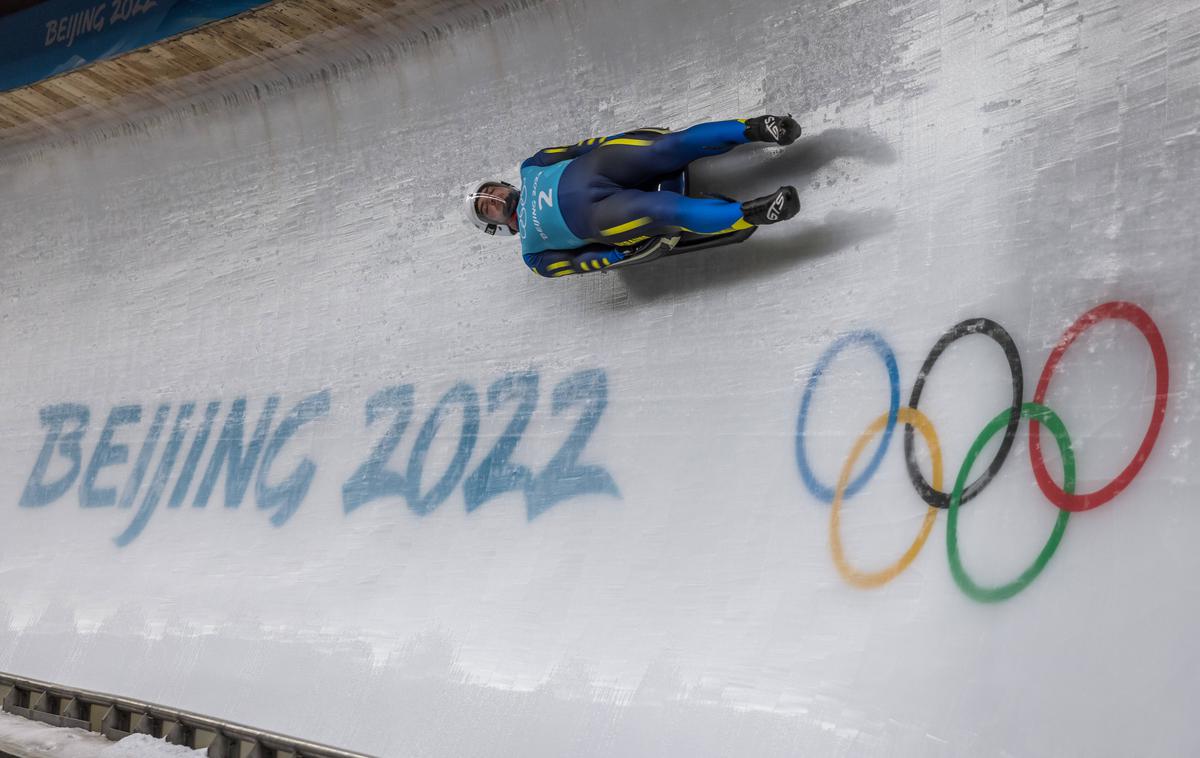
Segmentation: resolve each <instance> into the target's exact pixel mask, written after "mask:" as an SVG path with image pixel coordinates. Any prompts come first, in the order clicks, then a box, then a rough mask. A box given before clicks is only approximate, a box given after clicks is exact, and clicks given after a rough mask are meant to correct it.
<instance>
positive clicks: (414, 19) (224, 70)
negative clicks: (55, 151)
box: [0, 0, 502, 145]
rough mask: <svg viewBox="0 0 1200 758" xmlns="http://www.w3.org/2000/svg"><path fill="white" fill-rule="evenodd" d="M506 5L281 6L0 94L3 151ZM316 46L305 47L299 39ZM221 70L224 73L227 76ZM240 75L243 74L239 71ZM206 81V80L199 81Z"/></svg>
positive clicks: (479, 0) (342, 2) (349, 2)
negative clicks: (462, 10)
mask: <svg viewBox="0 0 1200 758" xmlns="http://www.w3.org/2000/svg"><path fill="white" fill-rule="evenodd" d="M501 2H502V0H278V1H277V2H274V3H272V4H270V5H267V6H264V7H262V8H259V9H257V10H253V11H249V12H247V13H244V14H242V15H240V16H236V17H234V18H232V19H227V20H225V21H220V22H215V23H211V24H206V25H204V26H202V27H199V28H197V29H193V30H191V31H189V32H185V33H184V34H181V35H179V36H176V37H173V38H171V39H167V40H163V41H162V42H159V43H156V44H154V45H151V46H149V47H146V48H142V49H139V50H134V51H131V52H129V53H125V54H123V55H121V56H118V57H117V58H113V59H111V60H106V61H100V62H98V63H94V64H91V65H89V66H85V67H84V68H81V69H76V70H74V71H71V72H68V73H65V74H60V75H58V76H55V77H52V78H50V79H47V80H45V81H42V82H38V83H36V84H33V85H29V86H27V87H21V88H19V89H15V90H11V91H9V92H3V93H0V145H4V144H12V143H13V142H14V141H16V140H18V139H24V138H29V137H31V136H34V135H36V134H38V133H42V134H44V133H46V132H60V131H63V130H66V129H69V127H70V125H71V123H72V122H73V121H75V120H77V119H91V118H94V117H100V118H103V117H113V118H121V117H123V115H124V114H125V113H126V112H128V111H130V110H131V109H132V108H134V107H144V106H146V105H154V104H164V103H168V102H171V101H172V100H178V99H182V98H184V97H187V96H188V95H190V94H194V93H195V92H196V91H197V89H198V88H199V87H200V86H202V85H204V84H207V83H211V82H212V81H215V80H216V79H218V78H220V76H222V75H227V74H228V73H229V72H230V71H232V70H233V69H234V68H235V64H238V65H240V66H241V69H244V68H245V66H246V65H256V66H259V67H261V69H262V70H263V71H269V72H272V73H283V72H284V68H283V67H282V66H281V65H280V64H279V63H277V62H276V61H279V60H281V57H280V56H281V55H282V54H283V52H286V53H287V54H288V55H289V56H302V57H303V56H320V55H322V54H328V53H329V51H330V49H331V46H332V43H333V42H334V41H336V40H339V39H342V38H344V37H346V36H347V34H348V33H351V32H352V33H355V34H357V35H358V36H359V38H360V39H366V40H379V41H385V40H389V39H390V40H397V41H398V40H400V39H403V37H404V36H405V35H407V34H411V33H412V32H415V31H418V30H419V29H421V28H422V27H424V26H427V25H429V24H431V23H433V22H434V20H435V19H436V18H437V17H438V16H439V14H441V13H445V12H446V11H447V10H449V9H453V8H458V7H462V6H464V5H473V6H479V7H480V8H482V7H483V6H486V5H489V4H492V5H499V4H500V3H501ZM309 39H312V40H313V41H316V42H318V44H316V45H313V46H309V45H304V46H297V45H295V43H296V42H298V41H300V40H309ZM219 69H221V70H219ZM241 69H239V70H241ZM196 74H203V76H194V75H196Z"/></svg>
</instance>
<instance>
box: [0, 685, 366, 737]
mask: <svg viewBox="0 0 1200 758" xmlns="http://www.w3.org/2000/svg"><path fill="white" fill-rule="evenodd" d="M0 693H3V694H4V700H3V706H2V707H3V710H5V711H8V712H9V713H12V714H14V715H17V716H22V717H24V718H27V719H32V720H34V721H40V722H42V723H45V724H50V725H52V726H64V727H77V728H79V729H87V730H89V731H92V732H98V733H100V734H102V735H104V736H105V737H107V738H108V739H110V740H113V741H116V740H120V739H123V738H125V737H128V736H129V735H131V734H148V735H150V736H151V737H156V738H158V737H165V738H166V739H167V741H168V742H171V743H174V744H176V745H184V746H186V747H191V748H207V749H208V755H209V758H371V757H370V756H367V755H365V754H363V753H352V752H350V751H348V750H341V749H339V748H335V747H329V746H328V745H320V744H317V743H315V742H308V741H306V740H301V739H296V738H294V737H287V736H285V735H282V734H276V733H274V732H266V731H263V730H262V729H255V728H254V727H249V726H244V725H242V724H235V723H233V722H230V721H222V720H221V719H215V718H210V717H208V716H201V715H200V714H197V713H189V712H188V711H181V710H178V709H176V708H166V707H164V706H161V705H155V704H154V703H146V702H143V701H141V700H133V699H132V698H127V697H118V696H116V695H107V694H104V693H102V692H91V691H89V690H81V689H75V688H73V687H64V686H62V685H58V684H51V683H50V682H41V681H38V680H36V679H26V678H24V677H20V676H13V675H12V674H5V673H4V672H0Z"/></svg>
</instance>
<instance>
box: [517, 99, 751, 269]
mask: <svg viewBox="0 0 1200 758" xmlns="http://www.w3.org/2000/svg"><path fill="white" fill-rule="evenodd" d="M745 129H746V125H745V122H744V121H742V120H736V121H715V122H712V123H707V124H697V125H696V126H693V127H691V128H689V129H685V130H684V131H681V132H668V131H666V130H664V129H638V130H635V131H632V132H623V133H621V134H615V135H613V136H611V137H593V138H591V139H586V140H583V141H582V142H579V143H577V144H574V145H568V146H564V147H549V148H546V149H544V150H540V151H538V153H537V154H536V155H534V156H533V157H531V158H529V159H528V160H526V161H525V162H524V163H522V164H521V200H520V203H519V204H518V206H517V228H518V230H519V234H520V236H521V254H522V255H523V256H524V258H525V263H526V265H528V266H529V268H531V269H533V270H534V271H536V272H537V273H539V274H541V275H542V276H552V277H557V276H567V275H568V274H579V273H584V272H588V271H600V270H602V269H604V268H607V267H608V266H611V265H612V264H614V263H616V262H618V261H620V260H623V259H624V258H625V253H624V252H623V251H622V250H621V248H623V247H624V248H628V247H630V246H632V245H636V244H637V243H638V242H641V241H643V240H645V239H647V238H649V237H657V236H661V235H663V234H668V233H674V232H678V231H680V230H683V231H689V232H696V233H699V234H716V233H719V232H724V231H730V230H734V229H745V228H747V227H749V226H751V224H749V223H748V222H747V221H746V220H745V219H744V218H742V208H741V205H740V204H739V203H736V202H732V201H729V200H721V199H717V198H696V197H685V196H683V195H680V194H677V193H674V192H661V191H650V192H647V191H644V190H641V189H637V188H638V187H639V186H642V185H645V184H647V183H649V182H651V181H653V180H655V179H657V178H659V177H661V176H665V175H669V174H672V173H675V172H678V171H680V170H682V169H683V168H684V167H685V166H687V165H688V164H689V163H691V162H692V161H694V160H696V159H698V158H703V157H705V156H709V155H718V154H720V153H724V152H726V151H728V150H730V149H732V148H734V147H736V146H738V145H741V144H745V143H746V142H749V140H748V139H747V138H746V134H745Z"/></svg>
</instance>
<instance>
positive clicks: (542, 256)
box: [525, 243, 625, 277]
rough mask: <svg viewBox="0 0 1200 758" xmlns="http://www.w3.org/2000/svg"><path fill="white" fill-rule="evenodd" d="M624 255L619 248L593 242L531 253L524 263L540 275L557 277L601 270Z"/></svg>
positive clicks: (621, 258)
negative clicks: (570, 247)
mask: <svg viewBox="0 0 1200 758" xmlns="http://www.w3.org/2000/svg"><path fill="white" fill-rule="evenodd" d="M624 257H625V256H624V255H622V254H621V251H620V250H617V249H615V248H612V247H609V246H608V245H601V244H598V243H593V244H591V245H585V246H583V247H577V248H574V249H572V250H543V251H542V252H540V253H531V254H529V255H526V256H525V264H526V265H527V266H529V268H531V269H533V270H534V272H536V273H538V274H540V275H541V276H545V277H559V276H568V275H570V274H586V273H589V272H591V271H603V270H604V269H606V268H608V267H609V266H611V265H613V264H614V263H616V262H617V261H620V260H623V259H624Z"/></svg>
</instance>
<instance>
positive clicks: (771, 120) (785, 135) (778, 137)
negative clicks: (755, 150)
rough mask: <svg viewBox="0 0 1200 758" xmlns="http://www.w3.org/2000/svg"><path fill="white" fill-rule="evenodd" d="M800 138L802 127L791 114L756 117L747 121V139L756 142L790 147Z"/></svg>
mask: <svg viewBox="0 0 1200 758" xmlns="http://www.w3.org/2000/svg"><path fill="white" fill-rule="evenodd" d="M799 136H800V125H799V124H797V123H796V119H794V118H792V116H791V114H790V113H789V114H788V115H786V116H755V117H754V118H748V119H746V139H749V140H752V141H754V142H774V143H775V144H777V145H790V144H792V143H793V142H795V141H796V139H797V138H799Z"/></svg>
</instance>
